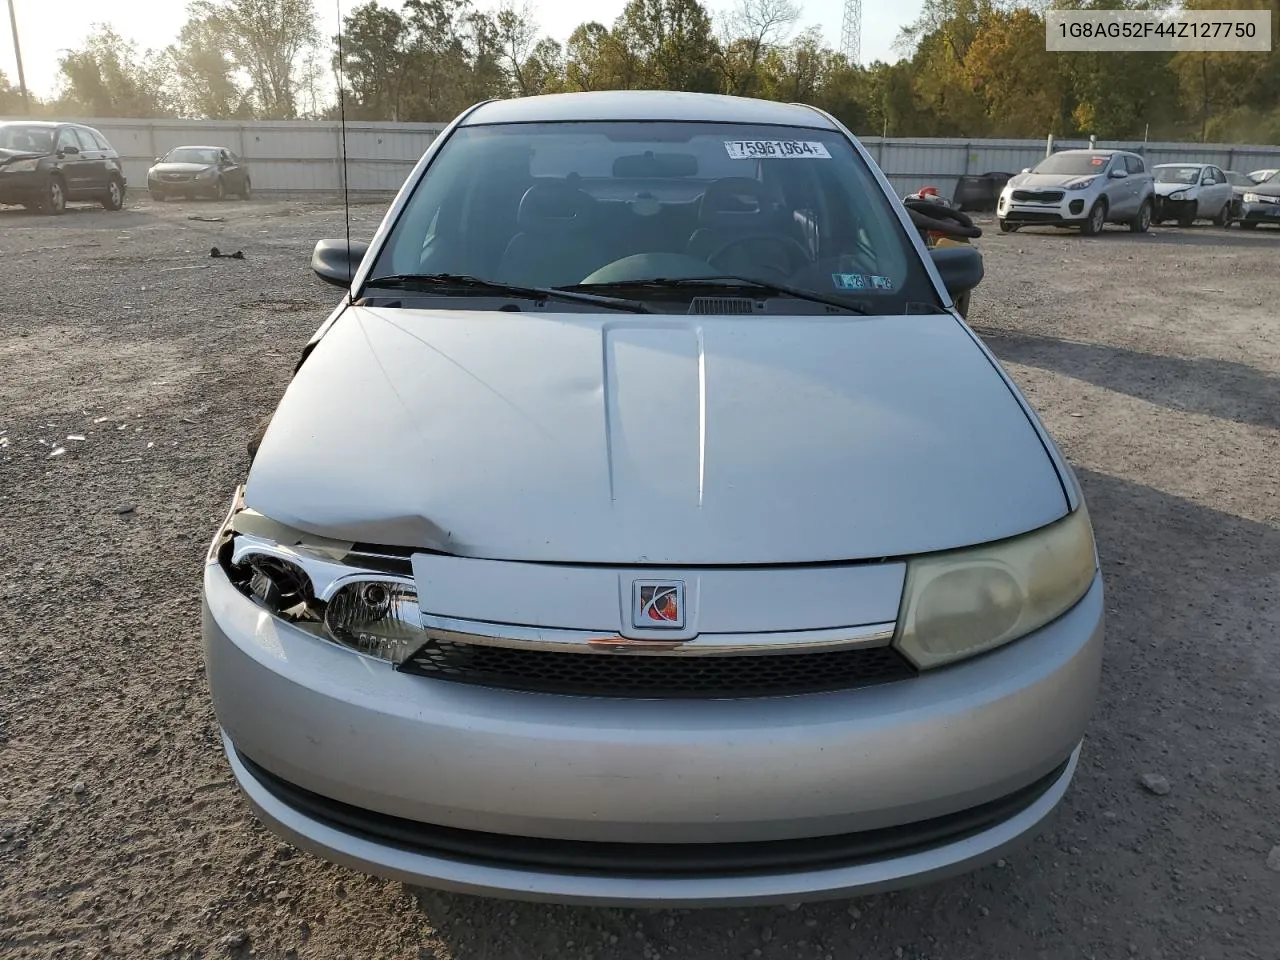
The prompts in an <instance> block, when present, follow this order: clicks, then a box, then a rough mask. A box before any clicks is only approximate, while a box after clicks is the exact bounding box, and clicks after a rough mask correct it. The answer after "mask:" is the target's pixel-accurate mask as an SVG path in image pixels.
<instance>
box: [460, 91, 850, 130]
mask: <svg viewBox="0 0 1280 960" xmlns="http://www.w3.org/2000/svg"><path fill="white" fill-rule="evenodd" d="M580 120H675V121H679V120H692V121H703V122H707V123H758V124H773V125H778V126H788V127H819V128H822V129H825V130H835V129H837V128H836V126H835V124H834V123H832V122H831V120H830V119H828V118H827V117H826V116H825V115H823V114H822V113H819V112H818V111H817V110H815V109H813V108H812V107H806V106H803V105H801V104H795V103H778V102H776V101H772V100H753V99H749V98H747V97H728V96H723V95H721V94H713V93H681V92H677V91H673V90H607V91H593V92H589V93H551V94H543V95H541V96H536V97H516V98H513V99H510V100H491V101H489V102H487V103H483V104H481V105H480V106H479V107H477V108H476V109H475V110H473V111H471V113H469V114H467V116H466V117H465V118H464V119H463V121H462V124H463V125H464V126H473V125H477V124H490V123H539V122H552V123H554V122H567V121H580Z"/></svg>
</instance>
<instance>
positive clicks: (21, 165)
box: [4, 157, 40, 173]
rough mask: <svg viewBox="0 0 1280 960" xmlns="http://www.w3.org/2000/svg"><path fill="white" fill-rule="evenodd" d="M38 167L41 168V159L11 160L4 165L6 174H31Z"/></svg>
mask: <svg viewBox="0 0 1280 960" xmlns="http://www.w3.org/2000/svg"><path fill="white" fill-rule="evenodd" d="M38 166H40V159H39V157H31V158H30V159H28V160H11V161H10V162H9V163H6V164H5V165H4V169H5V172H6V173H30V172H31V171H32V170H34V169H36V167H38Z"/></svg>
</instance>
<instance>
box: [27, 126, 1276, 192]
mask: <svg viewBox="0 0 1280 960" xmlns="http://www.w3.org/2000/svg"><path fill="white" fill-rule="evenodd" d="M14 119H16V118H14ZM84 122H86V123H88V124H89V125H91V126H94V127H97V128H98V129H99V130H101V131H102V132H103V133H104V134H106V136H107V139H108V140H110V141H111V144H112V146H114V147H115V148H116V150H118V151H119V152H120V155H121V156H122V157H123V158H124V162H125V168H126V174H127V176H128V178H129V182H130V184H131V185H133V187H134V188H135V189H136V188H138V187H140V186H141V185H143V184H144V183H145V182H146V172H147V167H148V166H150V165H151V163H152V161H153V159H154V158H155V157H157V156H159V155H161V154H163V153H164V152H166V151H167V150H169V149H170V148H172V147H176V146H181V145H184V144H208V145H216V146H225V147H227V148H228V149H231V150H234V151H235V152H236V153H238V154H240V155H241V156H243V157H244V158H246V159H247V160H248V161H249V163H250V165H251V167H252V169H253V186H254V189H255V190H258V191H268V192H276V191H279V192H289V193H304V194H306V193H313V194H335V193H338V192H340V191H341V189H342V183H343V175H344V174H343V165H342V161H341V157H342V129H341V126H340V125H339V124H338V123H335V122H328V121H309V120H298V121H252V122H249V121H246V122H239V121H228V120H121V119H102V120H86V121H84ZM442 129H444V125H443V124H438V123H367V122H355V121H353V122H349V123H348V124H347V132H346V138H347V167H346V176H347V178H348V182H349V186H350V189H351V191H352V193H357V194H361V193H367V194H386V193H391V192H394V191H396V190H398V189H399V187H400V184H401V183H403V182H404V179H405V177H406V176H408V174H409V172H410V171H411V170H412V169H413V165H414V163H416V162H417V160H418V158H419V157H421V156H422V154H423V151H425V150H426V148H427V145H428V144H430V143H431V141H432V140H433V139H435V137H436V135H437V134H438V133H439V132H440V131H441V130H442ZM862 142H863V144H864V145H865V146H866V147H867V149H868V150H869V151H870V152H871V155H872V156H873V157H875V158H876V161H877V162H878V163H879V164H880V167H881V169H882V170H884V171H885V173H886V174H887V175H888V177H889V179H890V181H891V182H892V183H893V185H894V187H895V188H896V189H897V191H898V193H899V194H903V193H908V192H910V191H912V190H915V189H917V188H919V187H921V186H923V185H925V184H932V185H933V186H935V187H937V188H938V189H939V191H941V192H942V193H943V194H945V195H947V196H950V195H951V194H952V192H953V191H954V189H955V184H956V180H957V179H958V178H959V177H961V176H965V175H975V174H982V173H1017V172H1018V171H1019V170H1021V169H1022V168H1023V167H1027V166H1030V165H1031V164H1033V163H1035V162H1036V161H1037V160H1039V159H1040V158H1042V157H1043V156H1044V154H1045V146H1046V144H1045V141H1044V140H963V139H949V140H942V139H912V138H901V139H900V138H894V137H890V138H888V139H881V138H880V137H865V138H863V141H862ZM1088 145H1089V144H1088V142H1087V141H1076V140H1073V141H1066V140H1063V141H1059V142H1056V143H1055V144H1054V149H1055V150H1065V149H1069V148H1073V147H1087V146H1088ZM1098 145H1099V146H1100V147H1113V148H1121V149H1126V150H1133V151H1135V152H1137V153H1141V154H1144V155H1145V156H1146V157H1147V158H1148V161H1149V162H1150V163H1164V162H1168V161H1189V162H1201V163H1216V164H1218V165H1219V166H1221V167H1223V168H1224V169H1227V170H1239V171H1241V172H1244V173H1247V172H1249V171H1250V170H1257V169H1261V168H1264V167H1280V146H1246V145H1230V144H1203V143H1146V144H1144V143H1141V142H1127V141H1105V142H1103V141H1099V143H1098Z"/></svg>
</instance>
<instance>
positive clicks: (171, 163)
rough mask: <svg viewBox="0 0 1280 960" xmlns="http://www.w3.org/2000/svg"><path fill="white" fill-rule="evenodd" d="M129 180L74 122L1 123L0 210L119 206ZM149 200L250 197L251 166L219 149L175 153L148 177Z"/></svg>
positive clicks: (97, 139) (101, 140) (104, 143)
mask: <svg viewBox="0 0 1280 960" xmlns="http://www.w3.org/2000/svg"><path fill="white" fill-rule="evenodd" d="M127 188H128V178H127V177H126V176H125V171H124V165H123V163H122V162H121V159H120V154H119V153H118V152H117V151H116V150H115V148H113V147H112V146H111V144H110V142H108V140H107V138H106V137H104V136H103V135H102V132H101V131H99V130H95V129H94V128H93V127H89V126H86V125H84V124H79V123H55V122H50V121H26V120H24V121H13V122H7V123H0V205H3V204H14V205H21V206H24V207H26V208H27V209H29V210H38V211H40V212H42V213H47V214H53V215H57V214H60V213H63V212H64V211H65V210H66V208H67V204H68V203H69V202H92V203H101V204H102V206H103V207H105V208H106V209H107V210H119V209H121V208H122V207H123V206H124V199H125V191H126V189H127ZM147 190H148V192H149V193H150V194H151V197H152V199H154V200H166V199H168V198H170V197H175V196H184V197H197V196H199V197H208V198H211V199H214V200H221V199H223V198H224V197H226V196H228V195H231V194H234V195H236V196H239V197H241V198H242V199H244V200H248V199H249V198H250V196H251V195H252V191H253V183H252V178H251V176H250V172H249V166H248V164H247V163H245V161H244V160H243V159H242V158H241V157H238V156H237V155H236V154H235V153H233V152H232V151H230V150H228V149H226V148H225V147H175V148H174V149H172V150H170V151H169V152H168V153H167V154H165V155H164V156H162V157H157V158H156V162H155V165H154V166H153V167H152V168H151V169H150V170H149V171H147Z"/></svg>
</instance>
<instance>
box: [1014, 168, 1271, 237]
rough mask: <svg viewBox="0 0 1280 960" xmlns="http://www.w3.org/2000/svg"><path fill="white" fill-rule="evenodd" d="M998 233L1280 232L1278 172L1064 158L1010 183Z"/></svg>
mask: <svg viewBox="0 0 1280 960" xmlns="http://www.w3.org/2000/svg"><path fill="white" fill-rule="evenodd" d="M996 217H997V219H998V220H999V223H1000V229H1001V230H1002V231H1003V232H1005V233H1010V232H1012V231H1014V230H1017V229H1018V228H1019V227H1023V226H1053V227H1064V228H1070V227H1077V228H1079V229H1080V231H1081V232H1082V233H1084V234H1085V235H1086V236H1092V235H1095V234H1097V233H1100V232H1101V231H1102V229H1103V227H1104V226H1105V225H1106V224H1107V223H1118V224H1124V225H1127V226H1128V227H1129V229H1130V230H1132V231H1134V232H1135V233H1142V232H1145V231H1146V230H1147V229H1148V228H1149V227H1150V226H1151V224H1153V223H1156V224H1159V223H1164V222H1165V221H1169V220H1172V221H1175V222H1176V223H1177V224H1178V225H1179V226H1183V227H1189V226H1191V224H1192V223H1194V222H1195V221H1196V220H1212V221H1213V222H1214V223H1216V224H1218V225H1219V226H1223V227H1225V226H1229V225H1230V224H1232V223H1239V224H1240V226H1241V227H1244V228H1253V227H1256V226H1258V224H1260V223H1274V224H1278V225H1280V171H1276V170H1255V171H1254V172H1253V173H1251V174H1248V175H1246V174H1242V173H1238V172H1236V171H1234V170H1223V169H1222V168H1221V167H1218V166H1216V165H1215V164H1212V163H1161V164H1156V165H1155V166H1154V167H1151V168H1148V167H1147V163H1146V160H1145V159H1144V158H1143V157H1142V156H1140V155H1139V154H1136V153H1131V152H1129V151H1127V150H1063V151H1061V152H1059V153H1054V154H1051V155H1050V156H1047V157H1045V158H1044V159H1043V160H1041V161H1040V162H1039V163H1038V164H1036V165H1035V166H1034V167H1028V168H1027V169H1024V170H1023V171H1022V173H1020V174H1018V175H1017V176H1015V177H1012V178H1011V179H1010V180H1009V181H1008V183H1007V184H1006V185H1005V187H1004V189H1003V190H1002V191H1001V193H1000V199H999V201H998V202H997V204H996Z"/></svg>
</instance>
